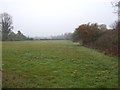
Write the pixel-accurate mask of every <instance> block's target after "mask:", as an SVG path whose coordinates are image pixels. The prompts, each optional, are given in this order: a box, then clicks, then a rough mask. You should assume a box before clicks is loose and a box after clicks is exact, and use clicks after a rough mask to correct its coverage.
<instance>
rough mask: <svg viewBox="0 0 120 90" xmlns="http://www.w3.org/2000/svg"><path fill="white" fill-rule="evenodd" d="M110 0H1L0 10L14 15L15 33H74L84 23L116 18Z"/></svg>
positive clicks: (43, 34)
mask: <svg viewBox="0 0 120 90" xmlns="http://www.w3.org/2000/svg"><path fill="white" fill-rule="evenodd" d="M112 1H113V0H0V12H7V13H9V14H10V15H11V16H12V17H13V25H14V32H17V31H18V30H21V31H22V33H24V34H25V35H26V36H31V37H35V36H40V37H41V36H51V35H58V34H62V33H66V32H73V31H74V29H75V28H76V27H78V26H79V25H80V24H83V23H88V22H91V23H98V24H106V25H107V27H108V28H109V25H111V24H112V23H113V22H114V21H115V20H117V17H116V15H115V14H114V13H112V12H114V9H113V7H112V5H111V2H112Z"/></svg>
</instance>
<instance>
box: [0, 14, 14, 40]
mask: <svg viewBox="0 0 120 90" xmlns="http://www.w3.org/2000/svg"><path fill="white" fill-rule="evenodd" d="M0 19H1V23H0V24H1V27H2V40H3V41H6V40H8V34H9V32H10V31H11V30H12V29H13V26H12V17H11V16H10V15H9V14H8V13H2V14H0Z"/></svg>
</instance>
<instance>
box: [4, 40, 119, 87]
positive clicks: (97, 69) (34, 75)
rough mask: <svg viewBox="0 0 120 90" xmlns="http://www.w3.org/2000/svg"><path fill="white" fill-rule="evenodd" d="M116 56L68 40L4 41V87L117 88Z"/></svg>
mask: <svg viewBox="0 0 120 90" xmlns="http://www.w3.org/2000/svg"><path fill="white" fill-rule="evenodd" d="M117 69H118V68H117V58H116V57H109V56H105V55H103V54H101V53H99V52H97V51H95V50H92V49H88V48H85V47H83V46H80V45H78V44H75V43H72V42H70V41H28V42H27V41H26V42H3V88H116V87H117V85H118V72H117V71H118V70H117Z"/></svg>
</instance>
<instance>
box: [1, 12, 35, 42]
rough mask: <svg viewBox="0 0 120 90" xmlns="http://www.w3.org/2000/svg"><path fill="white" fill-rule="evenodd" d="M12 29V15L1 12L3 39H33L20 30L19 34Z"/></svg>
mask: <svg viewBox="0 0 120 90" xmlns="http://www.w3.org/2000/svg"><path fill="white" fill-rule="evenodd" d="M12 30H13V25H12V16H11V15H9V14H8V13H2V14H0V37H2V41H21V40H33V39H32V38H28V37H26V36H25V35H23V34H22V33H21V31H20V30H19V31H18V32H17V34H15V33H14V32H13V31H12ZM0 39H1V38H0Z"/></svg>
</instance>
